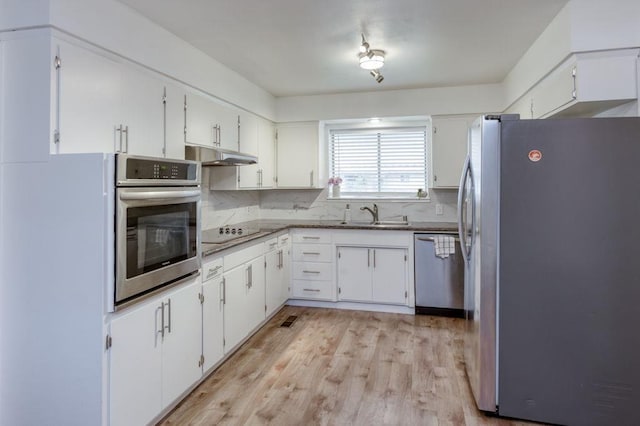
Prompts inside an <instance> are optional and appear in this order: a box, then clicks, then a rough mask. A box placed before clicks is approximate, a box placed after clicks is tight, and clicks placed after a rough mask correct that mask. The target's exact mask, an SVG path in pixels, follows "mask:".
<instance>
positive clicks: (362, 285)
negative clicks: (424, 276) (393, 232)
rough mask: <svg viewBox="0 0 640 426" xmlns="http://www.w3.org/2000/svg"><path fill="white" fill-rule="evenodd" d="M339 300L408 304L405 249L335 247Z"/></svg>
mask: <svg viewBox="0 0 640 426" xmlns="http://www.w3.org/2000/svg"><path fill="white" fill-rule="evenodd" d="M337 250H338V265H337V270H338V272H337V274H338V300H340V301H350V302H369V303H382V304H392V305H407V304H408V300H409V299H408V297H409V294H408V272H407V269H408V268H407V249H404V248H384V247H337Z"/></svg>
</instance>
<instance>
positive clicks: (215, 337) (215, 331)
mask: <svg viewBox="0 0 640 426" xmlns="http://www.w3.org/2000/svg"><path fill="white" fill-rule="evenodd" d="M202 273H203V278H202V279H203V281H204V282H203V283H202V296H203V298H202V371H203V372H205V373H206V372H207V371H208V370H209V369H211V367H213V366H214V365H216V364H217V363H218V361H220V360H221V359H222V357H223V355H224V347H223V344H222V339H223V319H224V299H223V296H224V295H223V293H222V290H223V287H222V285H223V284H222V280H223V276H222V258H218V259H214V260H213V261H208V262H207V263H205V264H204V265H203V266H202Z"/></svg>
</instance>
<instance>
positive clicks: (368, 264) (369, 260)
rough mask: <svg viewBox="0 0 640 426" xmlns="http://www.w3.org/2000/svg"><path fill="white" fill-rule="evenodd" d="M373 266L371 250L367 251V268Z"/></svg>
mask: <svg viewBox="0 0 640 426" xmlns="http://www.w3.org/2000/svg"><path fill="white" fill-rule="evenodd" d="M370 266H371V249H367V268H368V267H370Z"/></svg>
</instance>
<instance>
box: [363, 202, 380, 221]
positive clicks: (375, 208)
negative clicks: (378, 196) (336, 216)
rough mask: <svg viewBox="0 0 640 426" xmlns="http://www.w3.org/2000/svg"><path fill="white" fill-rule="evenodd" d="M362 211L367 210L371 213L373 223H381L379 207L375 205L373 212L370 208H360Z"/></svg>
mask: <svg viewBox="0 0 640 426" xmlns="http://www.w3.org/2000/svg"><path fill="white" fill-rule="evenodd" d="M360 210H366V211H368V212H369V213H371V216H373V223H376V222H378V221H379V219H378V205H377V204H374V205H373V210H371V209H370V208H369V207H360Z"/></svg>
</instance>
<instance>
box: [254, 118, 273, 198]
mask: <svg viewBox="0 0 640 426" xmlns="http://www.w3.org/2000/svg"><path fill="white" fill-rule="evenodd" d="M275 149H276V128H275V125H274V124H273V123H272V122H271V121H268V120H265V119H262V118H258V163H259V166H260V169H259V172H260V188H262V189H270V188H273V186H274V184H275V170H276V167H275V162H276V158H275Z"/></svg>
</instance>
